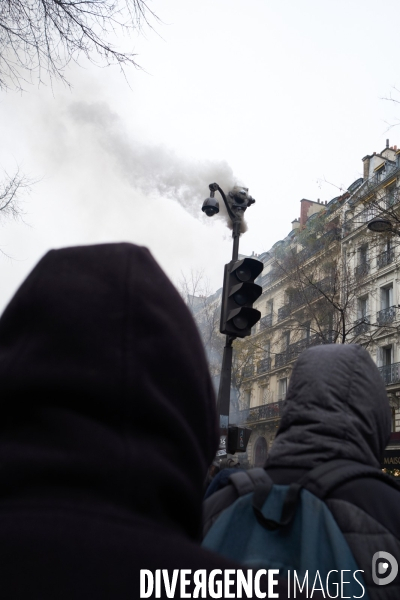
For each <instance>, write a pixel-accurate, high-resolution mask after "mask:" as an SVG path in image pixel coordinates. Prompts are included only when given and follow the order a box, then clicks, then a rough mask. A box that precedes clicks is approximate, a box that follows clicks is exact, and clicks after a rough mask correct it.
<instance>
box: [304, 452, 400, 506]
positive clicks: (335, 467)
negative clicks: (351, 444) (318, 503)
mask: <svg viewBox="0 0 400 600" xmlns="http://www.w3.org/2000/svg"><path fill="white" fill-rule="evenodd" d="M363 477H368V478H373V479H379V480H380V481H383V482H384V483H386V484H388V485H390V486H392V487H394V488H396V489H397V490H399V485H398V483H397V482H396V481H395V480H394V479H393V478H392V477H390V476H389V475H386V473H383V471H381V470H380V469H378V468H376V467H369V466H368V465H363V464H361V463H358V462H355V461H352V460H346V459H337V460H331V461H329V462H326V463H323V464H321V465H318V466H317V467H315V468H314V469H312V470H311V471H309V472H308V473H306V474H305V475H304V476H303V477H301V478H300V480H299V481H298V484H299V485H300V486H301V487H304V488H306V489H307V490H308V491H309V492H311V493H312V494H314V496H317V498H320V500H323V499H324V498H326V496H328V495H329V494H330V492H332V491H333V490H334V489H336V488H337V487H339V486H340V485H342V484H344V483H347V482H348V481H353V480H354V479H361V478H363Z"/></svg>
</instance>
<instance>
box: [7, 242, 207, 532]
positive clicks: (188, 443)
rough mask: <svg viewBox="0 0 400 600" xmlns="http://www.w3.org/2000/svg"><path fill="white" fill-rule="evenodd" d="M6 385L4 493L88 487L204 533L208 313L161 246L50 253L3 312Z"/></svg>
mask: <svg viewBox="0 0 400 600" xmlns="http://www.w3.org/2000/svg"><path fill="white" fill-rule="evenodd" d="M0 390H1V392H0V394H1V405H2V419H1V421H0V464H1V467H2V468H1V472H0V473H1V474H0V487H1V489H2V490H3V491H5V492H6V493H10V494H12V493H14V492H15V491H16V490H29V489H30V488H35V490H40V488H43V489H46V490H52V489H53V488H54V489H55V488H57V486H59V487H60V489H63V490H64V493H67V490H72V489H76V490H84V491H85V493H87V494H89V495H92V496H93V495H94V496H98V497H101V498H102V499H104V500H106V501H107V502H111V503H116V504H121V505H123V506H124V507H128V508H129V509H131V510H132V511H134V512H135V513H136V514H139V515H143V516H145V517H148V518H150V519H155V520H156V521H161V522H163V523H164V524H167V525H172V526H174V527H179V528H180V529H182V530H183V531H185V533H186V534H188V535H190V536H191V537H195V536H196V535H197V534H198V531H199V526H200V519H201V497H202V486H203V481H204V478H205V475H206V469H207V467H208V465H209V464H210V463H211V461H212V459H213V457H214V455H215V451H216V448H217V438H218V434H217V428H216V416H215V399H214V393H213V389H212V385H211V380H210V376H209V373H208V368H207V364H206V360H205V356H204V351H203V347H202V344H201V341H200V338H199V335H198V332H197V329H196V326H195V323H194V321H193V319H192V317H191V315H190V313H189V311H188V309H187V308H186V306H185V304H184V302H183V301H182V299H181V297H180V296H179V294H178V292H177V291H176V289H175V288H174V286H173V285H172V284H171V283H170V281H169V280H168V279H167V277H166V276H165V274H164V273H163V271H162V270H161V269H160V267H159V266H158V265H157V263H156V262H155V261H154V259H153V258H152V256H151V254H150V253H149V251H148V250H147V249H145V248H141V247H138V246H134V245H132V244H105V245H98V246H87V247H76V248H66V249H62V250H53V251H51V252H49V253H48V254H46V256H45V257H44V258H43V259H42V260H41V261H40V262H39V264H38V265H37V266H36V267H35V269H34V270H33V271H32V273H31V274H30V275H29V276H28V278H27V279H26V281H25V282H24V283H23V285H22V286H21V288H20V289H19V290H18V292H17V293H16V295H15V297H14V298H13V300H12V301H11V303H10V304H9V306H8V307H7V309H6V310H5V312H4V314H3V316H2V318H1V319H0ZM182 506H184V508H185V510H182Z"/></svg>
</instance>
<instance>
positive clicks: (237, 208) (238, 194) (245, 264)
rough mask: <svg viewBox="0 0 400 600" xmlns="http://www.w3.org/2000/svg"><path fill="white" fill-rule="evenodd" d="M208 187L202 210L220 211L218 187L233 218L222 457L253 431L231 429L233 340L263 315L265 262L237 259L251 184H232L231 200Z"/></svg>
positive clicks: (225, 296)
mask: <svg viewBox="0 0 400 600" xmlns="http://www.w3.org/2000/svg"><path fill="white" fill-rule="evenodd" d="M209 189H210V197H209V198H207V199H206V200H205V201H204V203H203V207H202V210H203V212H204V213H205V214H206V215H207V216H209V217H212V216H213V215H215V214H217V213H218V212H219V205H218V202H217V201H216V200H215V192H217V191H218V192H219V193H220V194H221V197H222V199H223V201H224V204H225V207H226V210H227V213H228V215H229V218H230V220H231V221H232V237H233V250H232V260H231V262H230V263H228V264H227V265H225V272H224V285H223V293H222V305H221V324H220V331H221V333H225V334H226V341H225V347H224V354H223V358H222V369H221V378H220V382H219V390H218V400H217V411H218V416H219V428H220V439H219V448H218V451H217V457H218V458H222V457H224V456H226V455H227V453H228V450H229V451H230V452H231V453H232V454H234V453H235V452H239V451H241V452H243V451H245V450H246V445H247V441H248V436H249V435H250V433H251V431H250V430H249V429H246V428H243V427H240V428H239V427H234V428H231V430H229V407H230V396H231V377H232V354H233V348H232V342H233V340H235V339H236V338H237V337H240V338H243V337H246V336H248V335H250V333H251V327H252V326H253V325H254V324H255V323H256V322H257V321H258V320H259V319H260V317H261V313H260V312H259V311H258V310H256V309H254V308H253V307H252V305H253V302H254V301H255V300H256V299H257V298H258V297H259V296H260V295H261V293H262V289H261V287H260V286H259V285H257V284H255V283H254V279H255V278H256V277H257V276H258V275H259V274H260V273H261V271H262V269H263V266H264V265H263V264H262V263H261V262H260V261H257V260H256V259H254V258H244V259H243V260H240V261H239V260H238V258H239V238H240V230H241V227H242V219H243V214H244V211H245V210H246V209H247V208H248V207H249V206H250V205H251V204H254V202H255V200H254V198H252V197H251V196H249V195H248V193H247V192H248V188H239V187H237V186H236V187H235V188H233V190H231V191H230V192H229V201H228V199H227V197H226V196H225V193H224V191H223V190H222V189H221V188H220V186H219V185H218V184H217V183H210V185H209Z"/></svg>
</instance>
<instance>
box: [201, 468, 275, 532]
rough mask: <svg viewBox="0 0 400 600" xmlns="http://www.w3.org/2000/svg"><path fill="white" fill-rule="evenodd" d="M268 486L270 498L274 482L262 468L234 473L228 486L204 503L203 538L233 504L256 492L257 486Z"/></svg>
mask: <svg viewBox="0 0 400 600" xmlns="http://www.w3.org/2000/svg"><path fill="white" fill-rule="evenodd" d="M260 485H261V486H262V485H264V486H266V487H267V488H268V493H267V494H266V496H265V498H266V497H267V496H268V494H269V492H270V490H271V489H272V485H273V483H272V480H271V478H270V477H269V475H267V473H266V472H265V471H264V469H261V468H255V469H249V470H248V471H238V472H236V473H233V474H232V475H231V476H230V477H229V480H228V485H226V486H225V487H223V488H222V489H220V490H218V491H217V492H215V493H214V494H212V495H211V496H209V497H208V498H207V499H206V500H205V501H204V502H203V537H204V536H205V535H206V533H207V532H208V530H209V529H210V528H211V527H212V525H213V524H214V523H215V521H216V520H217V519H218V517H219V515H220V514H221V513H222V512H223V511H224V510H225V509H226V508H228V507H229V506H230V505H231V504H233V503H234V502H235V501H236V500H237V499H238V498H239V497H240V496H245V495H246V494H250V493H251V492H254V490H255V489H256V488H257V486H260Z"/></svg>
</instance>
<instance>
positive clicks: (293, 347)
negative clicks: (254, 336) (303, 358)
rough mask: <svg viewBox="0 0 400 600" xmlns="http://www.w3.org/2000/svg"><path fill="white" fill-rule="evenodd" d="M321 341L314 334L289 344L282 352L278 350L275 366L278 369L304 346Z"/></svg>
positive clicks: (294, 357)
mask: <svg viewBox="0 0 400 600" xmlns="http://www.w3.org/2000/svg"><path fill="white" fill-rule="evenodd" d="M323 343H324V342H323V340H322V339H321V336H319V335H317V334H315V335H311V336H309V337H308V338H304V339H303V340H299V341H298V342H295V343H294V344H289V346H288V347H287V348H286V350H285V351H284V352H280V353H278V354H276V355H275V368H276V369H278V368H279V367H283V365H286V364H287V363H289V362H291V361H292V360H295V359H296V358H298V357H299V356H300V354H301V353H302V352H303V350H305V349H306V348H309V347H310V346H317V345H319V344H323Z"/></svg>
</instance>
